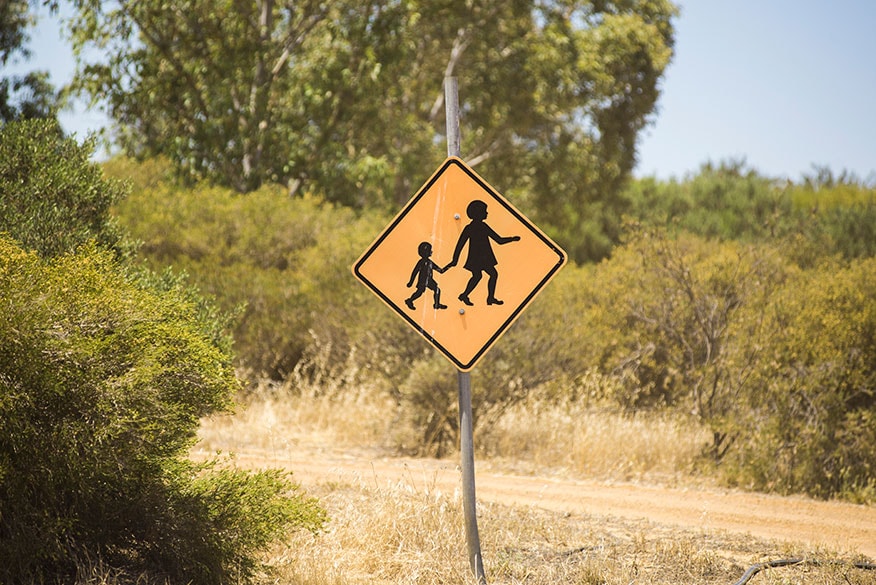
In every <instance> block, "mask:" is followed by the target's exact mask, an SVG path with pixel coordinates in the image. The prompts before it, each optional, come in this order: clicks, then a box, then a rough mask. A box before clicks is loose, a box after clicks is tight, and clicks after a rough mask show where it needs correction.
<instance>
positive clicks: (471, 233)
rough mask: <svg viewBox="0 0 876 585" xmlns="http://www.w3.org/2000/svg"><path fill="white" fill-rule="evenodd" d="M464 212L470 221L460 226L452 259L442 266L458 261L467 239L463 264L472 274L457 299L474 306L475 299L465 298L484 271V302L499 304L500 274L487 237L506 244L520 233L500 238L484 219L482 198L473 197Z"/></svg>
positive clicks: (515, 240) (450, 265)
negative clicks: (485, 282) (466, 251)
mask: <svg viewBox="0 0 876 585" xmlns="http://www.w3.org/2000/svg"><path fill="white" fill-rule="evenodd" d="M465 213H466V215H468V217H469V219H471V223H469V224H468V225H467V226H465V227H464V228H463V229H462V233H461V234H459V240H458V241H457V242H456V249H455V250H454V251H453V260H451V261H450V264H448V265H447V266H445V267H444V270H447V269H448V268H450V267H452V266H456V264H457V262H458V261H459V255H460V254H461V253H462V249H463V248H464V247H465V244H466V243H468V258H466V260H465V264H464V265H463V268H465V269H466V270H468V271H469V272H471V278H469V280H468V284H467V285H466V286H465V290H464V291H463V292H462V294H461V295H459V300H460V301H462V302H463V303H465V304H466V305H469V306H473V305H474V303H472V302H471V299H469V298H468V295H469V294H471V291H473V290H474V289H475V287H476V286H477V285H478V283H479V282H480V281H481V278H482V277H483V273H484V272H486V273H487V277H488V280H487V304H488V305H501V304H502V301H500V300H499V299H497V298H496V281H497V280H498V278H499V273H498V271H497V270H496V264H498V261H497V260H496V255H495V254H493V247H492V245H491V244H490V240H493V241H494V242H496V243H497V244H507V243H509V242H517V241H519V240H520V236H510V237H507V238H503V237H502V236H500V235H499V234H497V233H496V232H494V231H493V228H491V227H490V226H488V225H487V224H486V223H485V221H484V220H486V219H487V204H486V203H484V202H483V201H480V200H478V199H475V200H474V201H472V202H471V203H469V204H468V207H467V208H466V210H465Z"/></svg>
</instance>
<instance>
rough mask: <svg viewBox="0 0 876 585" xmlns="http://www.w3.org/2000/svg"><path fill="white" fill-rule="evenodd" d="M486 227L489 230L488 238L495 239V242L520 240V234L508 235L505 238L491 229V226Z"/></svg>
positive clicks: (505, 242)
mask: <svg viewBox="0 0 876 585" xmlns="http://www.w3.org/2000/svg"><path fill="white" fill-rule="evenodd" d="M487 229H489V230H490V231H489V234H490V238H492V239H493V241H495V242H496V243H497V244H508V243H510V242H518V241H520V236H508V237H507V238H503V237H502V236H500V235H499V234H497V233H496V232H495V231H493V228H491V227H488V228H487Z"/></svg>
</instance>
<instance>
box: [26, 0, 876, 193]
mask: <svg viewBox="0 0 876 585" xmlns="http://www.w3.org/2000/svg"><path fill="white" fill-rule="evenodd" d="M679 4H680V8H681V14H680V16H679V18H678V19H676V22H675V24H676V37H675V39H676V44H675V57H674V59H673V61H672V63H671V64H670V66H669V68H668V69H667V71H666V74H665V77H664V79H663V81H662V84H661V90H662V94H661V97H660V100H659V102H658V104H657V110H656V112H655V113H654V115H653V116H652V121H651V124H650V125H649V126H648V127H647V128H645V130H644V131H643V132H642V134H641V136H640V142H639V150H638V164H637V167H636V170H635V174H636V176H639V177H642V176H655V177H657V178H659V179H669V178H673V177H674V178H677V179H683V178H684V177H685V176H688V175H690V174H694V173H696V172H697V171H698V169H699V168H700V167H701V166H702V165H703V164H704V163H706V162H712V163H715V164H717V163H720V162H722V161H744V162H745V163H746V164H747V166H748V168H751V169H754V170H756V171H758V172H759V173H761V174H763V175H766V176H769V177H775V178H788V179H791V180H795V181H796V180H800V179H801V178H802V177H803V176H804V175H812V174H814V173H815V167H816V166H818V167H828V168H830V169H831V170H832V171H834V172H835V173H839V172H841V171H844V170H845V171H848V172H851V173H854V174H855V175H857V176H858V177H859V178H860V179H863V180H868V179H871V180H874V181H876V34H874V32H873V31H874V30H876V1H873V0H833V1H831V2H825V1H824V0H820V1H817V2H816V1H814V0H683V1H681V2H679ZM39 15H40V24H39V26H38V27H37V29H36V30H34V31H32V34H31V43H30V48H31V51H32V53H33V55H32V58H31V60H30V61H29V62H27V63H24V64H22V65H20V66H19V70H20V71H24V70H33V69H44V70H48V71H49V72H50V74H51V81H52V83H53V84H54V85H55V86H56V87H59V86H61V85H63V84H65V83H67V82H68V81H69V80H70V78H71V77H72V75H73V55H72V51H71V50H70V47H69V44H68V43H67V42H66V41H64V40H62V39H59V37H58V30H59V24H58V21H57V18H54V17H51V16H50V15H49V14H48V12H47V11H46V10H45V9H40V12H39ZM62 16H63V15H62ZM13 71H14V69H13ZM61 123H62V125H63V127H64V128H65V130H67V131H68V132H73V133H76V135H77V136H78V137H80V138H84V137H85V136H86V135H87V134H88V133H89V132H90V131H93V130H96V129H98V128H100V127H102V126H104V125H106V123H107V120H106V117H105V116H104V115H103V114H102V113H100V112H96V111H89V110H87V109H85V108H84V106H83V105H81V104H80V105H79V106H78V107H77V108H76V109H75V110H74V111H73V112H66V113H64V114H63V115H62V116H61Z"/></svg>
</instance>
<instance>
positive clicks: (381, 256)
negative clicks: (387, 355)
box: [353, 157, 566, 371]
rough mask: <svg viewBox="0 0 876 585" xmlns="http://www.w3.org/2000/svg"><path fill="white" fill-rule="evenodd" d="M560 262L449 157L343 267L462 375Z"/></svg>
mask: <svg viewBox="0 0 876 585" xmlns="http://www.w3.org/2000/svg"><path fill="white" fill-rule="evenodd" d="M565 262H566V254H565V252H563V250H562V249H560V247H559V246H557V245H556V244H555V243H554V242H553V241H552V240H551V239H550V238H548V237H547V236H546V235H545V234H544V233H543V232H542V231H541V230H539V229H538V228H537V227H536V226H535V225H533V224H532V223H531V222H530V221H529V220H528V219H527V218H526V217H525V216H524V215H523V214H522V213H520V211H518V210H517V209H515V208H514V206H513V205H511V203H509V202H508V200H506V199H505V198H504V197H502V195H500V194H499V193H498V192H497V191H496V190H495V189H493V188H492V187H491V186H490V185H489V184H487V182H486V181H484V180H483V179H482V178H481V177H480V176H478V175H477V174H476V173H475V172H474V171H473V170H472V169H471V168H470V167H469V166H468V165H466V164H465V163H464V162H463V161H462V160H461V159H459V158H456V157H451V158H448V159H447V160H446V161H444V163H443V164H442V165H441V167H440V168H439V169H438V170H437V171H435V174H433V175H432V177H431V178H430V179H429V180H428V181H427V182H426V184H425V185H423V186H422V187H421V188H420V190H419V191H418V192H417V194H416V195H414V196H413V197H412V198H411V200H410V201H409V202H408V203H407V204H406V205H405V206H404V208H403V209H402V210H401V211H400V212H399V213H398V215H396V216H395V218H394V219H393V220H392V221H391V222H390V224H389V225H388V226H387V227H386V228H385V229H384V230H383V231H382V232H381V233H380V235H379V236H378V237H377V239H376V240H374V242H373V243H372V244H371V246H369V247H368V249H367V250H366V251H365V253H364V254H362V256H361V257H360V258H359V259H358V260H357V261H356V263H355V264H354V265H353V274H354V275H355V276H356V278H357V279H359V281H361V282H362V283H363V284H364V285H365V286H367V287H368V288H369V289H371V291H372V292H374V293H375V294H376V295H377V296H378V297H380V298H381V299H382V300H383V302H385V303H386V304H387V305H389V307H390V308H391V309H392V310H393V311H395V312H396V313H398V314H399V315H400V316H401V317H402V318H403V319H404V320H405V321H406V322H407V323H408V324H409V325H411V326H412V327H413V328H414V329H415V330H416V331H418V332H419V333H420V334H421V335H422V336H423V337H425V338H426V340H427V341H429V342H430V343H431V344H432V345H433V346H435V347H436V348H437V349H438V350H439V351H441V353H443V354H444V355H445V356H446V357H447V358H448V359H449V360H450V361H451V362H453V364H454V365H456V367H457V368H458V369H459V370H461V371H468V370H471V369H472V368H473V367H474V366H475V364H476V363H477V362H478V360H480V358H481V357H483V355H484V354H485V353H486V352H487V350H488V349H489V348H490V347H491V346H492V345H493V343H495V342H496V340H497V339H498V338H499V337H500V336H501V335H502V334H503V333H504V332H505V331H506V330H507V329H508V327H510V326H511V324H512V323H513V322H514V321H515V320H516V319H517V317H519V316H520V313H521V312H522V311H523V309H525V308H526V306H527V305H528V304H529V303H530V302H531V301H532V299H533V298H535V296H536V295H537V294H538V293H539V292H540V291H541V289H542V288H543V287H544V286H545V285H546V284H547V283H548V281H549V280H550V279H551V278H553V276H554V275H555V274H556V273H557V272H558V271H559V270H560V268H561V267H562V266H563V264H564V263H565Z"/></svg>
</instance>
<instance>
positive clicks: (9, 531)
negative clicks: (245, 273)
mask: <svg viewBox="0 0 876 585" xmlns="http://www.w3.org/2000/svg"><path fill="white" fill-rule="evenodd" d="M0 299H2V311H0V315H2V317H0V582H25V581H31V580H36V581H42V580H51V579H63V578H64V577H65V576H66V577H70V576H71V575H73V574H75V569H76V566H77V564H79V563H81V562H83V560H84V559H89V558H94V557H98V558H101V559H103V560H105V561H107V562H109V563H110V564H111V565H112V566H118V567H126V568H133V569H135V570H138V571H144V572H151V573H155V574H160V575H161V574H163V575H167V576H168V577H170V578H171V579H172V580H178V581H192V582H194V583H228V582H238V580H246V579H247V578H248V577H250V576H251V575H252V574H253V571H254V569H255V567H256V565H257V563H256V558H255V556H254V555H255V552H256V551H257V550H258V549H259V548H260V547H262V546H264V545H265V544H266V543H267V542H270V541H271V539H273V538H274V537H276V536H278V535H280V534H283V533H284V532H285V531H286V530H288V529H291V528H293V527H295V526H303V527H306V528H309V529H317V528H318V527H319V526H320V525H321V523H322V521H323V516H322V512H321V511H320V510H319V508H318V507H317V506H316V504H315V503H314V502H313V501H311V500H308V499H306V498H304V497H302V496H300V495H298V494H296V493H295V492H294V486H292V484H291V483H289V482H288V480H286V479H284V478H282V477H280V476H279V475H277V474H275V473H271V472H266V473H262V474H254V475H247V474H242V473H237V472H228V471H223V472H210V470H209V468H203V467H199V466H196V465H195V464H193V463H191V462H190V461H189V460H188V459H187V454H188V449H189V448H190V447H191V446H192V444H193V443H194V441H195V434H196V431H197V428H198V424H199V418H200V417H202V416H205V415H207V414H210V413H213V412H217V411H221V410H225V409H228V408H229V407H230V405H231V401H232V398H233V395H234V393H235V391H236V390H237V388H238V383H237V381H236V379H235V377H234V373H233V370H232V368H231V360H230V355H229V354H228V353H227V352H224V351H222V349H221V348H220V347H217V345H216V344H215V343H213V341H212V339H211V338H210V337H209V336H208V335H205V334H204V331H205V330H206V329H208V328H205V327H204V325H203V324H201V323H199V322H198V315H199V310H198V307H196V306H194V305H193V304H192V303H190V302H189V301H188V300H187V298H186V294H185V293H183V292H173V291H167V292H163V293H156V292H154V291H151V290H147V289H145V288H143V287H142V286H141V285H140V284H139V283H138V282H136V281H135V280H134V279H133V278H132V277H130V276H127V275H125V274H124V273H123V272H122V271H121V270H119V269H118V267H117V265H116V263H115V262H114V260H113V259H112V257H111V255H110V254H109V253H107V252H103V251H100V250H98V249H97V248H95V247H87V248H85V249H83V250H82V251H81V252H80V253H77V254H71V255H63V256H59V257H57V258H55V259H53V260H50V261H44V260H41V259H40V258H38V257H37V256H36V255H35V254H33V253H28V252H25V251H23V250H22V249H21V248H19V247H18V246H17V245H16V244H15V243H14V242H12V241H11V240H9V239H2V240H0Z"/></svg>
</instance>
